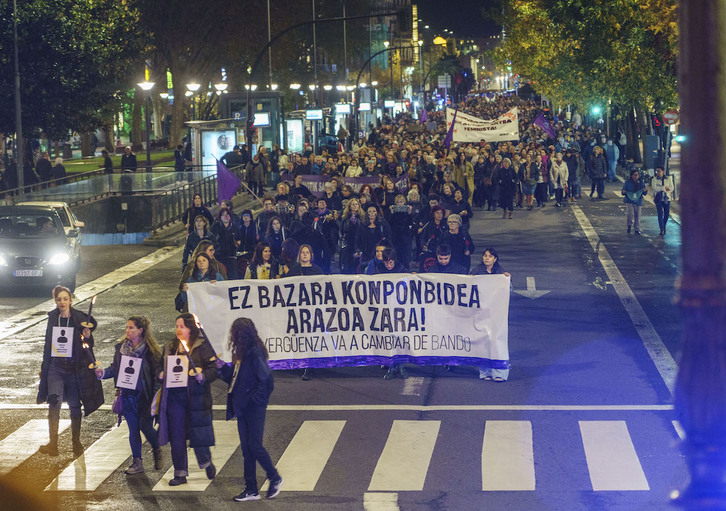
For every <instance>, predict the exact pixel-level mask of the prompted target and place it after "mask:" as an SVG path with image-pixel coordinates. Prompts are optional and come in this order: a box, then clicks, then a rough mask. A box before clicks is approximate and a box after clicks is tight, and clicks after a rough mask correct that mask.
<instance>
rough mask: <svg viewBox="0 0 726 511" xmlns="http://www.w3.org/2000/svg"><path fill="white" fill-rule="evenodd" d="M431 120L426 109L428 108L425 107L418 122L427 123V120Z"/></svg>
mask: <svg viewBox="0 0 726 511" xmlns="http://www.w3.org/2000/svg"><path fill="white" fill-rule="evenodd" d="M428 120H429V113H428V112H427V111H426V109H425V108H424V109H423V112H421V117H420V118H419V120H418V122H419V124H425V123H426V121H428Z"/></svg>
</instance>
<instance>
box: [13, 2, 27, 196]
mask: <svg viewBox="0 0 726 511" xmlns="http://www.w3.org/2000/svg"><path fill="white" fill-rule="evenodd" d="M13 43H14V44H15V50H14V51H15V147H13V156H15V164H16V166H17V173H18V188H20V190H21V193H22V189H23V186H24V185H25V183H24V181H23V177H24V175H23V171H24V170H25V144H24V143H23V117H22V115H21V114H22V111H21V105H20V60H19V57H18V2H17V0H13Z"/></svg>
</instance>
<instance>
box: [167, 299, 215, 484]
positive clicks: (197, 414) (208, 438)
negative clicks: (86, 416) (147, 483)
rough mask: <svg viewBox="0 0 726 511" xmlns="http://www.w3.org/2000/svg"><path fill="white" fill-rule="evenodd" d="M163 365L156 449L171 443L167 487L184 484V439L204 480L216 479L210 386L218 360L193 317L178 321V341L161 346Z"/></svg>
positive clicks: (181, 317)
mask: <svg viewBox="0 0 726 511" xmlns="http://www.w3.org/2000/svg"><path fill="white" fill-rule="evenodd" d="M162 361H163V366H162V369H163V370H162V372H161V373H160V374H159V379H160V380H161V381H162V392H161V405H160V407H159V408H160V411H159V444H160V445H166V444H167V443H169V444H171V460H172V463H173V464H174V478H173V479H172V480H171V481H169V486H179V485H181V484H186V482H187V475H189V470H188V466H189V464H188V459H187V445H186V444H187V438H188V439H189V444H190V446H191V447H192V448H193V449H194V454H195V455H196V458H197V462H198V463H199V468H203V469H205V471H206V474H207V478H209V479H214V476H215V475H216V473H217V469H216V467H215V466H214V464H213V463H212V453H211V451H210V449H209V448H210V446H212V445H214V428H213V426H212V393H211V389H210V384H211V383H212V382H213V381H214V380H216V379H217V366H216V364H215V361H216V355H215V353H214V349H213V348H212V346H211V345H210V344H209V343H208V342H207V341H206V340H205V339H204V337H203V336H202V335H201V332H200V331H199V327H198V326H197V323H196V319H195V318H194V316H193V315H192V314H189V313H184V314H180V315H179V316H178V317H177V319H176V338H174V339H172V340H171V341H169V342H168V343H167V344H166V345H165V346H164V351H163V354H162ZM168 368H171V370H169V369H168ZM178 369H182V370H178ZM186 369H188V373H187V370H186ZM185 375H187V376H193V377H192V378H188V377H187V376H185Z"/></svg>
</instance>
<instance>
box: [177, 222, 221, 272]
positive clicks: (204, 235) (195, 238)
mask: <svg viewBox="0 0 726 511" xmlns="http://www.w3.org/2000/svg"><path fill="white" fill-rule="evenodd" d="M204 240H209V241H211V242H214V236H213V235H212V233H211V232H209V221H208V220H207V217H205V216H203V215H199V216H197V217H196V218H195V219H194V231H193V232H192V233H191V234H189V236H187V241H186V243H185V245H184V252H183V253H182V272H184V268H186V267H187V261H188V260H189V255H190V254H192V253H193V252H194V250H195V249H196V248H197V245H199V242H201V241H204ZM215 250H216V249H215Z"/></svg>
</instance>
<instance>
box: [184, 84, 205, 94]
mask: <svg viewBox="0 0 726 511" xmlns="http://www.w3.org/2000/svg"><path fill="white" fill-rule="evenodd" d="M201 86H202V85H201V84H199V83H195V82H192V83H188V84H187V89H189V90H190V91H191V92H197V91H198V90H199V87H201Z"/></svg>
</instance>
